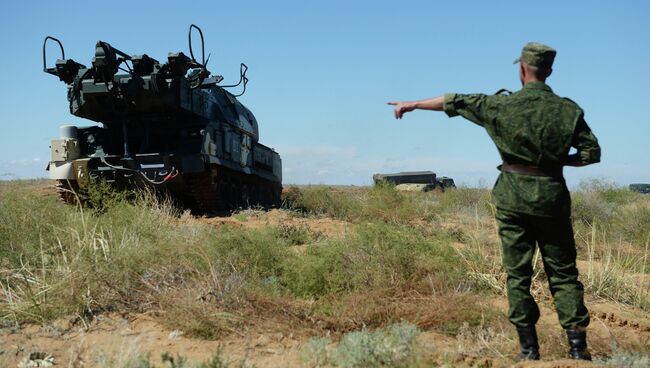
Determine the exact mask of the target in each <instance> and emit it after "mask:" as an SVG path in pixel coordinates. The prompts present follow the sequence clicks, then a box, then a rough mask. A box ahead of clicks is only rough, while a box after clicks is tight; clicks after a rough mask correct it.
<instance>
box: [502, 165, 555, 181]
mask: <svg viewBox="0 0 650 368" xmlns="http://www.w3.org/2000/svg"><path fill="white" fill-rule="evenodd" d="M497 169H499V170H501V172H507V173H513V174H519V175H528V176H546V177H551V178H561V177H562V167H561V166H560V167H558V168H541V167H537V166H531V165H523V164H509V163H507V162H503V163H502V164H501V165H499V166H498V167H497Z"/></svg>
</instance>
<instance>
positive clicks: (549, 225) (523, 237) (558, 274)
mask: <svg viewBox="0 0 650 368" xmlns="http://www.w3.org/2000/svg"><path fill="white" fill-rule="evenodd" d="M496 219H497V223H498V225H499V236H500V237H501V244H502V246H503V266H504V268H505V270H506V272H507V275H508V279H507V288H508V303H509V310H508V318H509V319H510V322H512V323H513V324H514V325H515V326H517V327H525V326H530V325H534V324H535V323H537V320H538V319H539V308H538V307H537V304H536V303H535V300H534V299H533V297H532V296H531V295H530V285H531V282H532V276H533V256H534V253H535V247H536V245H537V246H538V247H539V250H540V253H541V256H542V261H543V263H544V271H546V277H547V278H548V283H549V287H550V289H551V294H552V295H553V299H554V301H555V309H556V311H557V314H558V317H559V320H560V324H561V325H562V327H563V328H565V329H566V328H574V327H577V326H582V327H586V326H587V325H588V324H589V312H588V311H587V308H586V307H585V305H584V301H583V294H584V291H583V286H582V284H581V283H580V281H578V269H577V268H576V247H575V240H574V238H573V227H572V224H571V219H570V218H569V216H563V217H555V218H550V217H540V216H532V215H526V214H521V213H516V212H510V211H505V210H502V209H497V213H496Z"/></svg>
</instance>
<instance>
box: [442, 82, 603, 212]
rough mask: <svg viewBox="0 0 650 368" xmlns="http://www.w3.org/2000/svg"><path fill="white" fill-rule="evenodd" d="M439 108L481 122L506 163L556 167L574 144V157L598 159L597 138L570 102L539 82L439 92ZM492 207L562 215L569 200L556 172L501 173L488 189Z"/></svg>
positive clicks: (574, 105) (580, 111)
mask: <svg viewBox="0 0 650 368" xmlns="http://www.w3.org/2000/svg"><path fill="white" fill-rule="evenodd" d="M444 110H445V112H446V113H447V115H449V116H450V117H453V116H457V115H461V116H463V117H464V118H466V119H468V120H470V121H472V122H474V123H476V124H478V125H480V126H482V127H483V128H485V130H486V131H487V133H488V135H489V136H490V138H492V140H493V141H494V144H496V146H497V149H498V150H499V153H500V154H501V158H502V159H503V160H504V161H506V162H508V163H511V164H524V165H530V166H536V167H540V168H546V169H558V168H561V167H562V166H563V165H564V163H565V162H566V161H567V159H568V156H569V150H570V149H571V147H575V148H576V150H577V153H578V155H579V158H580V161H581V162H583V163H586V164H589V163H595V162H599V161H600V146H599V145H598V140H597V139H596V137H595V136H594V134H593V133H592V132H591V129H589V126H588V125H587V123H586V122H585V119H584V112H583V111H582V109H581V108H580V107H579V106H578V105H577V104H576V103H575V102H573V101H571V100H569V99H566V98H561V97H559V96H557V95H556V94H554V93H553V90H552V89H551V87H549V86H548V85H546V84H545V83H541V82H534V83H528V84H526V85H525V86H524V87H523V88H522V89H521V90H519V91H517V92H515V93H512V94H509V95H508V94H499V93H497V94H495V95H484V94H457V93H450V94H446V95H445V103H444ZM492 195H493V198H494V201H495V203H496V206H497V208H500V209H505V210H509V211H514V212H520V213H526V214H530V215H536V216H555V215H568V214H570V211H571V199H570V196H569V191H568V189H567V187H566V183H565V181H564V178H562V177H555V178H553V177H542V176H528V175H520V174H513V173H507V172H504V173H501V175H499V178H498V179H497V182H496V184H495V185H494V190H493V192H492Z"/></svg>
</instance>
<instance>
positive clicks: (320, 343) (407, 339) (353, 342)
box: [303, 323, 423, 368]
mask: <svg viewBox="0 0 650 368" xmlns="http://www.w3.org/2000/svg"><path fill="white" fill-rule="evenodd" d="M419 334H420V331H419V329H418V328H417V327H416V326H414V325H412V324H409V323H395V324H392V325H390V326H388V327H386V328H382V329H377V330H375V331H372V332H371V331H368V330H367V329H363V330H361V331H354V332H350V333H347V334H345V335H344V336H343V337H342V338H341V341H340V342H339V343H338V344H336V346H331V347H330V345H332V343H331V340H330V339H329V338H327V337H326V338H322V337H316V338H312V339H311V340H310V341H309V342H308V343H307V344H306V345H305V346H304V347H303V359H305V361H306V363H307V364H308V365H310V366H323V365H326V364H327V365H333V366H335V367H350V368H352V367H404V366H412V365H413V364H414V363H415V362H416V361H417V360H418V358H422V357H421V356H419V355H423V351H422V349H421V346H419V344H418V342H417V337H418V335H419Z"/></svg>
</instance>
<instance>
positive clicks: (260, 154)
mask: <svg viewBox="0 0 650 368" xmlns="http://www.w3.org/2000/svg"><path fill="white" fill-rule="evenodd" d="M197 31H198V34H199V36H200V39H201V47H202V58H201V62H198V61H197V60H196V58H195V57H194V52H193V49H192V38H193V36H196V32H197ZM188 39H189V56H187V55H185V54H184V53H182V52H177V53H169V54H168V56H167V61H166V62H165V63H161V62H159V61H157V60H156V59H154V58H152V57H151V56H148V55H147V54H142V55H128V54H126V53H124V52H122V51H120V50H118V49H116V48H115V47H113V46H111V45H110V44H108V43H107V42H104V41H99V42H97V44H96V46H95V56H94V58H93V59H92V61H91V65H90V66H89V67H86V66H85V65H83V64H80V63H78V62H76V61H74V60H72V59H66V58H65V51H64V49H63V45H62V44H61V42H60V41H59V40H58V39H56V38H54V37H51V36H48V37H46V38H45V40H44V41H43V70H44V71H45V72H46V73H49V74H52V75H55V76H57V77H59V79H60V80H61V81H62V82H64V83H65V84H66V85H67V96H68V101H69V104H70V113H71V114H73V115H75V116H78V117H81V118H85V119H88V120H91V121H93V122H95V123H100V124H101V126H97V125H95V126H88V127H76V126H69V125H66V126H62V127H61V137H60V138H59V139H54V140H53V141H52V144H51V155H52V157H51V161H50V163H49V165H48V170H49V176H50V178H52V179H56V180H58V183H59V193H60V196H61V198H62V199H63V200H64V201H65V202H68V203H76V202H77V198H79V196H78V195H77V194H78V193H79V190H80V189H83V188H84V186H87V185H88V183H89V181H90V180H97V179H102V180H105V181H106V182H107V183H109V184H110V185H111V186H114V187H116V188H122V189H123V188H127V189H128V188H132V187H134V186H149V187H153V188H155V189H156V190H157V191H160V192H165V193H168V194H171V196H172V197H173V198H175V199H177V200H178V201H179V203H181V204H182V205H183V206H185V207H188V208H191V209H192V210H194V211H198V212H212V211H221V210H232V209H235V208H239V207H243V206H255V205H260V206H277V205H279V204H280V194H281V191H282V184H281V183H282V163H281V159H280V156H279V154H278V153H276V152H275V151H274V150H273V149H271V148H269V147H267V146H264V145H262V144H261V143H259V141H258V140H259V131H258V124H257V120H256V119H255V117H254V116H253V114H252V113H251V111H250V110H249V109H247V108H246V107H245V106H244V105H243V104H242V103H241V102H239V101H238V100H237V97H239V96H241V95H242V94H243V93H244V92H245V91H246V84H247V83H248V78H247V77H246V71H247V69H248V68H247V66H246V65H245V64H243V63H242V64H241V66H240V78H239V82H238V83H236V84H231V85H222V84H220V83H221V82H222V81H223V77H222V76H220V75H211V73H210V71H208V69H207V62H208V60H209V58H210V55H208V59H206V58H205V46H204V40H203V32H202V31H201V29H200V28H199V27H197V26H195V25H193V24H192V25H191V26H190V28H189V34H188ZM48 41H51V42H56V43H57V44H58V46H59V48H60V50H61V59H58V60H56V64H55V66H54V67H51V68H48V67H47V65H46V46H47V43H48ZM234 87H239V88H241V92H240V93H239V94H233V93H231V92H229V91H228V90H227V89H228V88H234Z"/></svg>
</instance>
